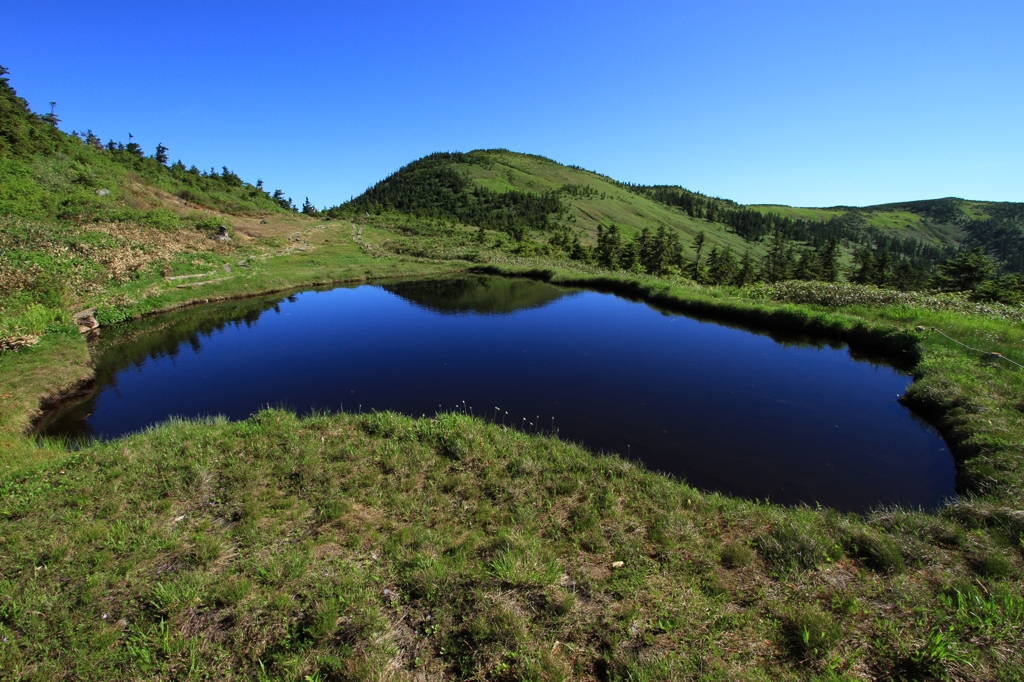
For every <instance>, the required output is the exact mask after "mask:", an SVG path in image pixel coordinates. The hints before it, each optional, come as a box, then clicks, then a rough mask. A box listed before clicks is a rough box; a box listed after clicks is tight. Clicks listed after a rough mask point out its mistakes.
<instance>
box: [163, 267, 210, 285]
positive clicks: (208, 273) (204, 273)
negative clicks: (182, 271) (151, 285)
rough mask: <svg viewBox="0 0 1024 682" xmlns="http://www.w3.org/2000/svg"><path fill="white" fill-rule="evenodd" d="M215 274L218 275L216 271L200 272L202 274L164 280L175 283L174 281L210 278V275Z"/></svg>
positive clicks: (176, 276)
mask: <svg viewBox="0 0 1024 682" xmlns="http://www.w3.org/2000/svg"><path fill="white" fill-rule="evenodd" d="M215 273H216V270H212V271H210V272H200V273H198V274H196V275H175V276H174V277H164V279H165V280H167V281H168V282H174V281H176V280H179V279H193V278H195V277H209V276H210V275H213V274H215Z"/></svg>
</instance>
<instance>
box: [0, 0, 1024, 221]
mask: <svg viewBox="0 0 1024 682" xmlns="http://www.w3.org/2000/svg"><path fill="white" fill-rule="evenodd" d="M0 64H3V65H4V66H6V67H8V68H9V69H10V70H11V75H10V79H11V84H12V85H13V86H14V87H15V88H16V89H17V90H18V92H19V93H20V94H21V95H22V96H23V97H25V98H26V99H28V101H29V103H30V104H31V106H32V107H33V108H34V109H36V110H37V111H48V110H49V106H48V104H47V102H49V101H51V100H56V101H57V103H58V105H57V114H58V116H59V117H61V118H62V119H63V123H62V128H64V129H65V130H69V131H70V130H84V129H86V128H91V129H92V130H94V131H95V132H96V133H97V134H99V135H100V136H101V137H102V138H103V139H104V140H107V139H110V138H113V139H115V140H121V141H127V139H128V133H129V132H131V133H133V134H134V135H135V138H136V141H138V142H140V143H141V144H142V145H143V147H144V148H145V149H146V150H147V152H148V153H152V149H153V148H155V147H156V145H157V143H158V142H162V143H163V144H165V145H166V146H168V147H169V148H170V150H171V151H170V155H171V158H172V159H176V158H181V159H182V160H183V161H184V162H185V163H186V164H193V163H194V164H196V165H197V166H199V167H201V168H210V167H211V166H216V167H217V168H218V169H219V168H220V167H221V166H223V165H227V166H228V167H229V168H231V169H232V170H234V171H235V172H237V173H239V174H240V175H241V176H242V177H243V178H245V179H246V180H249V181H252V182H254V181H255V180H256V179H257V178H263V180H264V181H265V183H266V185H267V187H268V188H278V187H280V188H282V189H284V190H285V191H286V193H287V194H288V195H290V196H292V197H293V198H294V199H295V201H296V203H301V201H302V200H303V198H304V197H305V196H307V195H308V196H309V198H310V199H311V200H312V201H313V203H315V204H316V205H318V206H325V205H334V204H336V203H339V202H341V201H343V200H347V199H348V198H349V197H350V196H351V195H354V194H358V193H360V192H361V191H362V190H363V189H365V188H366V187H367V186H369V185H371V184H373V183H374V182H376V181H378V180H380V179H381V178H383V177H384V176H386V175H388V174H389V173H391V172H392V171H394V170H396V169H397V168H398V167H400V166H401V165H403V164H405V163H408V162H409V161H412V160H413V159H416V158H418V157H420V156H422V155H424V154H428V153H430V152H433V151H443V150H461V151H468V150H470V149H477V148H486V147H506V148H509V149H513V150H516V151H524V152H530V153H535V154H542V155H544V156H548V157H551V158H553V159H555V160H557V161H561V162H563V163H569V164H577V165H580V166H584V167H586V168H590V169H593V170H597V171H599V172H602V173H605V174H608V175H611V176H612V177H615V178H617V179H620V180H624V181H631V182H640V183H648V184H649V183H661V184H679V185H682V186H684V187H687V188H690V189H693V190H696V191H700V192H704V193H707V194H712V195H716V196H721V197H726V198H731V199H735V200H737V201H740V202H744V203H785V204H792V205H804V206H829V205H836V204H850V205H866V204H873V203H882V202H889V201H899V200H908V199H925V198H935V197H942V196H962V197H967V198H976V199H991V200H1003V201H1024V2H1021V1H1020V0H1011V1H1008V2H978V1H977V0H974V1H972V2H942V1H938V0H932V1H928V2H909V1H908V2H901V1H898V0H886V1H884V2H869V1H866V0H863V1H857V2H837V1H833V0H816V1H814V2H785V1H771V2H769V1H765V2H754V1H749V2H731V1H727V0H726V1H722V0H716V1H714V2H710V1H709V2H663V3H652V2H629V3H626V2H603V1H597V0H593V1H590V2H571V3H570V2H565V3H556V2H505V3H497V2H489V1H486V0H485V1H482V2H481V1H480V0H476V1H474V2H443V1H438V2H427V1H425V0H424V1H421V2H389V1H381V0H374V1H372V2H369V1H367V2H323V3H307V2H301V1H295V2H290V3H262V2H253V1H249V2H149V1H147V2H141V3H140V2H123V3H118V2H103V3H72V2H49V1H47V0H38V1H36V2H31V3H29V2H7V3H4V7H3V9H2V11H0Z"/></svg>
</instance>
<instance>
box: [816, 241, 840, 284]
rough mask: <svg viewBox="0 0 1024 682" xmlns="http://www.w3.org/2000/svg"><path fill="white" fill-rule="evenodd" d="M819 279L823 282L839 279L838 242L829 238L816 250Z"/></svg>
mask: <svg viewBox="0 0 1024 682" xmlns="http://www.w3.org/2000/svg"><path fill="white" fill-rule="evenodd" d="M818 262H819V276H818V277H819V279H821V281H823V282H835V281H836V280H837V279H839V244H838V242H836V240H835V239H834V238H833V239H829V240H828V241H827V242H826V243H825V246H824V247H822V248H821V249H820V250H819V251H818Z"/></svg>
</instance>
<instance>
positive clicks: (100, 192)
mask: <svg viewBox="0 0 1024 682" xmlns="http://www.w3.org/2000/svg"><path fill="white" fill-rule="evenodd" d="M108 194H110V190H109V189H107V188H106V187H101V188H100V189H98V190H96V195H97V196H101V197H105V196H107V195H108Z"/></svg>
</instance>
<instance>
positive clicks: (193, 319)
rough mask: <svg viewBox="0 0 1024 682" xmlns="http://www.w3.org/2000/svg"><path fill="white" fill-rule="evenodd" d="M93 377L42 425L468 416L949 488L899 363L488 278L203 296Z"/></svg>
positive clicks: (849, 496) (849, 478)
mask: <svg viewBox="0 0 1024 682" xmlns="http://www.w3.org/2000/svg"><path fill="white" fill-rule="evenodd" d="M99 344H100V345H99V350H100V355H99V359H98V365H97V382H96V386H95V388H94V390H93V391H92V392H91V393H90V394H88V395H86V396H85V397H83V398H80V399H79V400H77V401H76V402H72V403H70V404H68V405H65V406H64V407H63V408H62V409H60V410H58V411H56V412H55V413H53V414H51V415H49V416H48V417H47V418H46V419H45V420H44V422H43V423H42V424H41V426H40V430H39V431H40V433H41V434H42V435H63V436H73V437H82V436H90V437H96V438H113V437H116V436H119V435H122V434H125V433H129V432H132V431H137V430H139V429H142V428H144V427H146V426H149V425H151V424H154V423H158V422H160V421H163V420H165V419H166V418H167V417H168V416H171V415H176V416H184V417H195V416H204V415H216V414H222V415H226V416H227V417H229V418H231V419H244V418H246V417H248V416H249V415H250V414H252V413H253V412H255V411H257V410H259V409H260V408H261V407H264V406H267V405H270V406H281V407H287V408H290V409H293V410H295V411H297V412H300V413H305V412H309V411H311V410H329V411H337V410H341V409H344V410H345V411H357V410H362V411H363V412H366V411H370V410H395V411H398V412H403V413H406V414H410V415H415V416H419V415H424V414H425V415H432V414H434V413H436V412H437V411H439V410H455V409H457V410H459V411H463V410H466V411H472V412H473V414H475V415H478V416H484V417H486V418H488V419H492V420H496V421H497V422H498V423H505V424H509V425H515V426H517V427H518V428H523V429H526V430H528V431H543V432H551V431H553V430H557V433H558V435H559V436H561V437H562V438H564V439H569V440H573V441H577V442H581V443H583V444H584V445H586V446H587V447H589V448H591V449H592V450H595V451H606V452H614V453H619V454H621V455H623V456H627V457H630V458H632V459H637V460H640V461H642V462H643V463H644V464H645V465H646V466H647V467H649V468H652V469H656V470H660V471H664V472H668V473H672V474H676V475H678V476H680V477H682V478H685V479H686V480H687V481H688V482H689V483H691V484H692V485H695V486H697V487H700V488H703V489H705V490H717V491H721V492H725V493H729V494H734V495H741V496H745V497H748V498H758V499H765V498H768V499H771V500H772V501H775V502H780V503H784V504H790V503H796V502H806V503H809V504H815V503H820V504H822V505H826V506H831V507H835V508H838V509H841V510H854V511H860V510H865V509H868V508H871V507H876V506H878V505H882V504H884V505H888V504H902V505H909V506H915V507H916V506H921V507H925V508H934V507H936V506H937V505H938V504H940V503H941V502H942V501H943V500H944V499H947V498H949V497H952V496H953V495H954V474H955V472H954V465H953V460H952V457H951V456H950V453H949V451H948V450H947V448H946V445H945V443H944V442H943V441H942V439H941V438H940V437H939V436H938V435H937V434H936V433H935V432H934V430H932V429H931V428H930V427H928V426H927V425H925V424H924V423H923V422H921V421H919V420H918V419H916V418H915V417H914V416H913V415H912V414H911V413H910V412H909V411H908V410H906V409H905V408H903V407H902V406H901V405H900V404H899V403H898V402H896V398H897V397H898V396H899V395H900V394H902V393H903V392H904V391H905V390H906V388H907V386H908V385H909V383H910V377H909V376H907V375H905V374H902V373H900V372H898V371H896V370H894V369H892V368H891V367H888V366H885V365H882V364H879V363H877V362H875V363H872V362H867V361H864V360H858V359H856V358H854V357H853V356H852V354H851V353H850V352H849V351H848V350H845V349H841V348H832V347H829V346H827V345H824V344H819V345H818V346H815V345H809V344H806V343H805V344H798V343H792V342H789V343H779V342H776V341H774V340H773V339H771V338H769V337H768V336H764V335H758V334H754V333H751V332H748V331H743V330H740V329H735V328H730V327H728V326H723V325H721V324H714V323H710V322H702V321H697V320H694V319H690V318H687V317H684V316H681V315H674V314H667V313H665V312H663V311H659V310H657V309H655V308H653V307H651V306H648V305H645V304H643V303H637V302H633V301H629V300H625V299H623V298H619V297H616V296H614V295H611V294H603V293H596V292H591V291H580V290H573V289H566V288H560V287H555V286H552V285H549V284H545V283H541V282H533V281H528V280H510V279H503V278H494V277H476V276H474V277H460V278H449V279H443V280H429V281H424V280H419V281H411V282H402V283H392V284H385V285H363V286H357V287H349V288H344V287H343V288H337V289H333V290H330V291H310V292H305V293H301V294H296V295H293V296H289V297H287V298H273V299H262V300H259V299H256V300H250V301H244V302H240V303H232V304H225V305H220V306H206V307H203V308H196V309H192V310H189V311H184V312H182V313H178V314H176V315H173V316H161V317H158V318H153V319H152V320H147V321H142V322H139V323H135V324H131V325H122V326H119V327H117V328H112V329H109V330H105V331H104V337H103V338H102V339H101V341H100V342H99Z"/></svg>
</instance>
